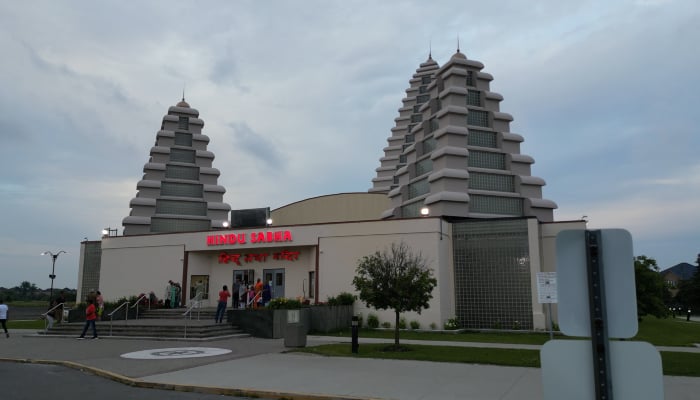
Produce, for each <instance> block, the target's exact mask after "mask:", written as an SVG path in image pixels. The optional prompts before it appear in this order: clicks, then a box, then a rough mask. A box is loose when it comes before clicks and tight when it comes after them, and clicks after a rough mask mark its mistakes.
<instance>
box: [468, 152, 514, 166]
mask: <svg viewBox="0 0 700 400" xmlns="http://www.w3.org/2000/svg"><path fill="white" fill-rule="evenodd" d="M468 162H469V166H470V167H474V168H489V169H506V155H505V154H503V153H492V152H490V151H477V150H471V151H470V152H469V161H468Z"/></svg>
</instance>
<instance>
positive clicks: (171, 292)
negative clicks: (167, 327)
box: [164, 280, 182, 308]
mask: <svg viewBox="0 0 700 400" xmlns="http://www.w3.org/2000/svg"><path fill="white" fill-rule="evenodd" d="M181 293H182V286H180V284H179V283H178V282H173V281H172V280H169V281H168V286H166V287H165V304H164V305H165V308H180V294H181Z"/></svg>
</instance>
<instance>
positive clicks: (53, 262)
mask: <svg viewBox="0 0 700 400" xmlns="http://www.w3.org/2000/svg"><path fill="white" fill-rule="evenodd" d="M61 253H66V254H68V253H67V252H65V251H63V250H60V251H59V252H58V253H56V254H54V253H52V252H50V251H45V252H43V253H41V255H42V256H47V255H48V256H51V275H49V278H51V294H50V295H49V304H50V303H51V302H52V301H53V280H54V279H56V274H55V272H56V259H57V258H58V256H59V255H60V254H61Z"/></svg>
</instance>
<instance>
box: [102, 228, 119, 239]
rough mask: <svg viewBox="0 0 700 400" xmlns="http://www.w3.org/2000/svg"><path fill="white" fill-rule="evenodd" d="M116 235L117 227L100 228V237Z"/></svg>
mask: <svg viewBox="0 0 700 400" xmlns="http://www.w3.org/2000/svg"><path fill="white" fill-rule="evenodd" d="M114 236H117V228H110V227H107V228H104V229H102V237H114Z"/></svg>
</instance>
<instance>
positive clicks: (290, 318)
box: [287, 310, 299, 324]
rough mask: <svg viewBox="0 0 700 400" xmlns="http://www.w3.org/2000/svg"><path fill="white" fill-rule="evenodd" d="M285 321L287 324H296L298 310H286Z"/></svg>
mask: <svg viewBox="0 0 700 400" xmlns="http://www.w3.org/2000/svg"><path fill="white" fill-rule="evenodd" d="M287 323H288V324H298V323H299V310H287Z"/></svg>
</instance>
